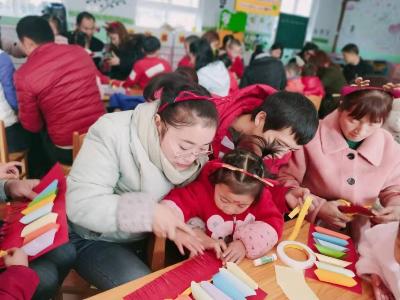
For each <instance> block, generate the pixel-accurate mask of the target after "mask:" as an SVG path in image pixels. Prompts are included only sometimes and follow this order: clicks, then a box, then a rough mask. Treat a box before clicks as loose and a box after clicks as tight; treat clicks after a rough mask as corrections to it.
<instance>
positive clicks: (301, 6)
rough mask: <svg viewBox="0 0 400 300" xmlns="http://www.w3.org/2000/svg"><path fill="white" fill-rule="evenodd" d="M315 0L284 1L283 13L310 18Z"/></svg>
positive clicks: (282, 5)
mask: <svg viewBox="0 0 400 300" xmlns="http://www.w3.org/2000/svg"><path fill="white" fill-rule="evenodd" d="M312 5H313V0H282V2H281V12H283V13H285V14H291V15H297V16H302V17H309V16H310V15H311V8H312Z"/></svg>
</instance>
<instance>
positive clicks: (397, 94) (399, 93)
mask: <svg viewBox="0 0 400 300" xmlns="http://www.w3.org/2000/svg"><path fill="white" fill-rule="evenodd" d="M363 90H375V91H383V92H387V93H389V94H390V95H391V96H392V97H393V98H400V89H399V88H394V89H391V90H388V89H384V88H381V87H376V86H345V87H343V88H342V90H341V94H342V96H346V95H348V94H351V93H353V92H355V91H363Z"/></svg>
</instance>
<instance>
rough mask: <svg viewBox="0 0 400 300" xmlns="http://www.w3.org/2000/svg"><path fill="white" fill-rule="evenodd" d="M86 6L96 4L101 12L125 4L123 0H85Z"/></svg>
mask: <svg viewBox="0 0 400 300" xmlns="http://www.w3.org/2000/svg"><path fill="white" fill-rule="evenodd" d="M86 4H98V5H99V6H100V8H101V10H106V9H107V8H114V7H116V6H118V5H121V4H126V1H125V0H86Z"/></svg>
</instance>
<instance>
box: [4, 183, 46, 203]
mask: <svg viewBox="0 0 400 300" xmlns="http://www.w3.org/2000/svg"><path fill="white" fill-rule="evenodd" d="M39 182H40V181H39V180H37V179H26V180H19V179H11V180H7V181H6V183H5V185H4V191H5V193H6V195H7V197H9V198H11V199H19V198H28V199H30V200H33V199H34V198H35V197H36V195H37V194H36V193H35V192H34V191H33V188H34V187H35V186H37V185H38V184H39Z"/></svg>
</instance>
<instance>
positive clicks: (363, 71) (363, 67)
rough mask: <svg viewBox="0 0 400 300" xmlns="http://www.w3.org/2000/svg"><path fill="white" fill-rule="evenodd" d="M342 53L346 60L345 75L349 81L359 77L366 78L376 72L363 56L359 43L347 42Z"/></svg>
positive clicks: (351, 81)
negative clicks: (360, 52)
mask: <svg viewBox="0 0 400 300" xmlns="http://www.w3.org/2000/svg"><path fill="white" fill-rule="evenodd" d="M342 54H343V59H344V61H345V62H346V65H345V66H344V68H343V75H344V77H345V78H346V81H347V83H353V81H354V80H355V79H356V78H357V77H364V78H365V77H367V76H368V75H372V74H373V73H374V70H373V68H372V66H371V65H370V64H369V63H367V62H366V61H365V60H363V59H362V58H361V56H360V54H359V50H358V47H357V45H355V44H347V45H346V46H344V47H343V48H342Z"/></svg>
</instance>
